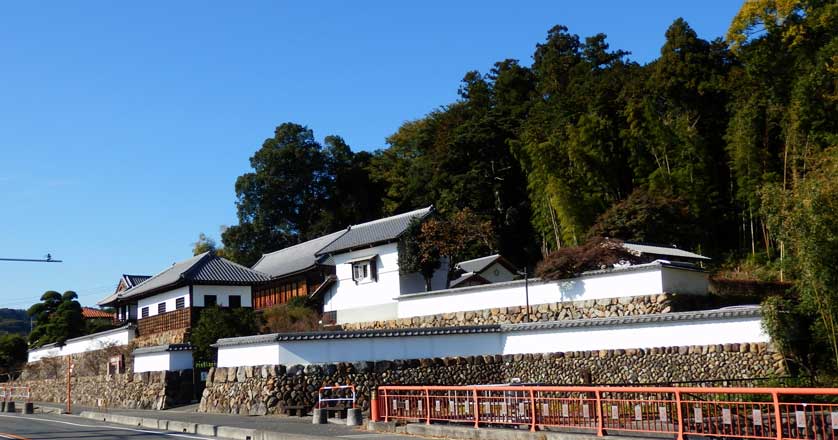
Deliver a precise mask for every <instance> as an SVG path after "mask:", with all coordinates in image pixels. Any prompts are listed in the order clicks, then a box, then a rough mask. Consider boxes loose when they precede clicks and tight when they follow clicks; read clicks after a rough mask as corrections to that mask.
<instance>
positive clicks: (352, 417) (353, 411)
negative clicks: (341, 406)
mask: <svg viewBox="0 0 838 440" xmlns="http://www.w3.org/2000/svg"><path fill="white" fill-rule="evenodd" d="M362 422H363V415H362V414H361V409H360V408H350V409H348V410H346V426H361V423H362Z"/></svg>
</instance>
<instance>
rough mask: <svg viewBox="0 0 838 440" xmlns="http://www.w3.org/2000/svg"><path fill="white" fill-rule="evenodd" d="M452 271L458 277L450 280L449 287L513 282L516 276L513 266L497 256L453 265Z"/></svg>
mask: <svg viewBox="0 0 838 440" xmlns="http://www.w3.org/2000/svg"><path fill="white" fill-rule="evenodd" d="M454 269H455V270H456V271H457V272H458V276H457V278H455V279H453V280H451V282H450V283H449V287H465V286H477V285H481V284H490V283H502V282H505V281H512V280H514V279H515V278H516V277H517V275H518V274H517V272H518V270H517V269H516V268H515V266H513V265H512V263H510V262H509V261H507V260H506V258H503V257H502V256H500V255H497V254H495V255H489V256H487V257H480V258H475V259H473V260H467V261H461V262H459V263H457V264H456V265H454Z"/></svg>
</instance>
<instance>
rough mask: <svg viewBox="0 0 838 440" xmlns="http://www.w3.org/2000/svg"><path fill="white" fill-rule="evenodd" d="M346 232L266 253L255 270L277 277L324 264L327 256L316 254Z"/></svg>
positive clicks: (342, 231)
mask: <svg viewBox="0 0 838 440" xmlns="http://www.w3.org/2000/svg"><path fill="white" fill-rule="evenodd" d="M345 233H346V229H344V230H341V231H338V232H334V233H332V234H329V235H324V236H322V237H318V238H315V239H313V240H309V241H306V242H303V243H300V244H295V245H294V246H288V247H287V248H284V249H280V250H278V251H275V252H271V253H269V254H264V255H262V258H260V259H259V261H257V262H256V264H254V265H253V270H258V271H259V272H262V273H265V274H268V275H270V276H271V277H274V278H277V277H281V276H285V275H289V274H292V273H296V272H301V271H303V270H306V269H308V268H310V267H313V266H314V265H316V264H324V263H325V261H324V260H325V258H322V257H317V256H316V255H315V254H316V253H317V252H318V251H319V250H320V249H323V248H324V247H325V246H326V245H328V244H330V243H331V242H333V241H335V240H337V239H338V238H340V236H341V235H343V234H345Z"/></svg>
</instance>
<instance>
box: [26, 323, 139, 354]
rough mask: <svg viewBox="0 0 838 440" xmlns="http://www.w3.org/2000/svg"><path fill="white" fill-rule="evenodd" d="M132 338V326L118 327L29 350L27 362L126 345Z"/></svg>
mask: <svg viewBox="0 0 838 440" xmlns="http://www.w3.org/2000/svg"><path fill="white" fill-rule="evenodd" d="M133 339H134V328H133V327H128V328H120V329H115V330H106V331H104V332H99V333H94V334H92V335H87V336H82V337H80V338H73V339H69V340H67V342H66V343H65V345H64V346H62V347H54V346H53V347H44V348H38V349H35V350H30V351H29V357H28V361H29V362H35V361H38V360H41V359H43V358H48V357H55V356H67V355H71V354H79V353H85V352H88V351H95V350H101V349H103V348H108V347H119V346H124V345H128V344H129V343H130V342H131V341H132V340H133Z"/></svg>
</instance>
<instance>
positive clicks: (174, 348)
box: [132, 344, 193, 355]
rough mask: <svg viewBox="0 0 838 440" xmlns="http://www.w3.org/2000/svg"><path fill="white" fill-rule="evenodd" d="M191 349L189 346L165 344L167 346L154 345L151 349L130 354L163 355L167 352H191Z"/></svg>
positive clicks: (145, 348) (140, 349)
mask: <svg viewBox="0 0 838 440" xmlns="http://www.w3.org/2000/svg"><path fill="white" fill-rule="evenodd" d="M192 350H193V347H192V345H191V344H167V345H154V346H152V347H141V348H138V349H136V350H134V351H133V352H132V353H133V354H135V355H137V354H149V353H164V352H167V351H192Z"/></svg>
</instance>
